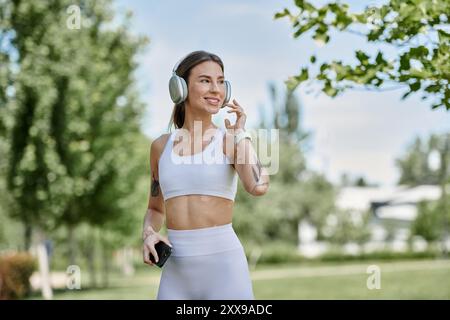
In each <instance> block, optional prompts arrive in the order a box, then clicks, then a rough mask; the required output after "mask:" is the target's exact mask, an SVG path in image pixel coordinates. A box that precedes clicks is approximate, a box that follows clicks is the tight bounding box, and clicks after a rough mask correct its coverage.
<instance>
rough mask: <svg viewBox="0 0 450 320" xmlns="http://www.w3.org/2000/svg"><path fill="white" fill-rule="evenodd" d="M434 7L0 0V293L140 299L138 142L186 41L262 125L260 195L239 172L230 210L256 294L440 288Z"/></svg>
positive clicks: (449, 105) (365, 295)
mask: <svg viewBox="0 0 450 320" xmlns="http://www.w3.org/2000/svg"><path fill="white" fill-rule="evenodd" d="M449 12H450V4H449V3H448V2H447V1H445V0H436V1H433V3H432V4H431V2H429V1H427V0H414V1H396V0H391V1H356V0H354V1H353V0H352V1H350V0H347V1H338V2H330V1H319V0H316V1H310V2H307V1H275V0H268V1H264V2H262V1H256V0H247V1H237V0H232V1H226V2H224V1H206V0H201V1H175V0H168V1H156V0H150V1H144V0H139V1H124V0H120V1H119V0H116V1H107V0H98V1H94V0H85V1H69V0H50V1H20V0H0V299H43V298H44V299H154V298H155V297H156V292H157V289H158V283H159V277H160V274H161V270H159V269H157V268H151V267H148V266H146V265H144V264H143V262H142V254H141V231H142V222H143V217H144V214H145V210H146V208H147V203H148V194H149V190H150V165H149V152H150V145H151V142H152V141H153V140H154V139H156V138H158V137H159V136H160V135H161V134H164V133H167V132H169V129H170V128H168V124H169V120H170V115H171V113H172V108H173V104H172V103H171V101H170V97H169V94H168V88H167V87H168V86H167V85H168V81H169V78H170V76H171V73H172V68H173V66H174V65H175V63H176V62H177V61H178V60H179V59H180V58H182V57H183V56H185V55H186V54H187V53H189V52H191V51H194V50H206V51H210V52H213V53H215V54H217V55H219V56H220V57H221V58H222V60H223V62H224V64H225V77H226V78H227V79H228V80H229V81H230V82H231V84H232V95H233V98H235V99H236V100H237V101H238V102H239V103H240V104H241V105H242V106H243V107H244V109H245V111H246V113H247V129H248V130H250V131H251V130H255V132H256V130H258V129H268V130H270V129H275V130H278V131H277V132H278V134H279V135H278V137H279V139H278V140H277V148H275V149H274V150H276V151H277V152H278V153H277V154H272V155H271V157H270V158H272V160H273V161H276V167H277V170H276V172H274V173H273V174H272V175H271V183H270V188H269V191H268V192H267V193H266V194H265V195H264V196H263V197H254V196H251V195H249V194H248V193H246V192H245V190H244V189H243V188H242V185H241V183H240V182H239V186H238V194H237V197H236V201H235V207H234V218H233V226H234V228H235V230H236V233H237V234H238V236H239V238H240V239H241V241H242V243H243V245H244V248H245V250H246V254H247V258H248V261H249V267H250V271H251V276H252V279H253V285H254V290H255V296H256V299H431V298H434V299H449V298H450V282H449V279H450V261H449V260H448V250H449V249H450V238H449V227H450V203H449V200H450V198H449V193H450V191H449V188H448V183H449V179H450V168H449V165H450V113H449V112H448V110H449V109H450V87H449V80H450V76H449V75H450V59H449V58H450V57H449V52H450V50H449V49H450V27H449V24H448V13H449ZM233 116H234V114H232V115H229V114H227V113H226V110H221V111H220V112H219V113H218V114H217V115H215V116H214V117H213V121H214V123H215V124H216V125H217V126H220V127H225V126H224V120H225V119H226V118H229V119H230V120H231V122H232V123H234V120H235V117H233ZM171 129H173V128H171ZM272 143H275V142H273V141H272ZM255 145H256V146H257V144H255ZM278 147H279V148H278ZM261 152H264V151H261ZM263 165H266V166H268V165H270V164H269V163H264V162H263ZM161 232H162V233H163V234H165V232H166V230H165V229H164V228H163V230H162V231H161Z"/></svg>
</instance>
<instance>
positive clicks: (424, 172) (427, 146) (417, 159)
mask: <svg viewBox="0 0 450 320" xmlns="http://www.w3.org/2000/svg"><path fill="white" fill-rule="evenodd" d="M446 141H450V134H442V135H437V134H432V135H431V136H430V137H428V138H427V139H421V138H420V137H416V138H415V139H414V141H413V143H411V145H410V146H408V148H407V149H406V151H405V153H404V154H403V155H402V156H400V157H399V158H397V159H396V164H397V167H398V168H399V169H400V178H399V181H398V184H406V185H410V186H417V185H422V184H431V185H439V184H440V183H441V179H442V178H443V177H444V176H446V175H448V173H447V174H445V173H444V172H442V167H441V164H444V163H447V166H448V163H449V162H450V150H446V143H447V142H446ZM433 155H434V156H437V159H435V160H436V161H437V162H438V165H437V167H436V168H434V167H433V166H436V164H434V163H433Z"/></svg>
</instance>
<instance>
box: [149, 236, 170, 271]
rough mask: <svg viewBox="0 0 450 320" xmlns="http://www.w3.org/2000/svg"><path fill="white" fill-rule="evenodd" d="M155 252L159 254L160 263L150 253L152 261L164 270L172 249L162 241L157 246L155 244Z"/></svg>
mask: <svg viewBox="0 0 450 320" xmlns="http://www.w3.org/2000/svg"><path fill="white" fill-rule="evenodd" d="M155 250H156V253H157V254H158V258H159V260H158V263H156V262H155V257H153V255H152V254H151V253H150V261H151V262H153V263H154V264H156V265H157V266H158V267H160V268H162V267H163V265H164V264H165V263H166V261H167V259H168V258H169V256H170V254H171V253H172V248H171V247H170V246H169V245H167V244H166V243H165V242H163V241H160V242H158V243H157V244H155Z"/></svg>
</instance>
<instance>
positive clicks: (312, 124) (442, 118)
mask: <svg viewBox="0 0 450 320" xmlns="http://www.w3.org/2000/svg"><path fill="white" fill-rule="evenodd" d="M310 2H311V3H313V4H314V5H315V6H319V5H321V4H323V3H325V1H322V0H320V1H319V0H316V1H310ZM343 2H345V3H348V4H349V5H350V10H351V11H358V10H361V9H363V8H364V7H365V6H366V5H369V4H378V3H380V1H376V0H371V1H364V0H361V1H357V0H352V1H350V0H349V1H343ZM293 3H294V1H280V0H278V1H276V0H265V1H257V0H247V1H238V0H228V1H216V0H209V1H206V0H192V1H176V0H165V1H157V0H132V1H125V0H117V1H115V4H114V5H115V8H116V10H117V12H118V13H119V14H120V13H123V12H125V11H126V10H131V11H132V12H133V17H132V23H131V30H132V32H133V33H135V34H138V35H145V36H147V37H148V38H149V39H150V43H149V45H148V46H147V48H146V50H145V51H143V52H142V53H140V55H139V57H138V58H137V61H138V62H139V65H140V66H139V69H138V70H137V72H136V80H137V87H138V89H139V91H140V92H141V97H142V100H143V101H144V102H145V103H146V106H147V107H146V114H145V117H144V118H143V121H142V124H141V125H142V131H143V132H144V133H145V134H146V135H147V136H149V137H150V138H151V139H155V138H157V137H158V136H160V135H161V134H163V133H166V132H167V125H168V123H169V120H170V116H171V113H172V108H173V104H172V101H171V100H170V96H169V91H168V81H169V79H170V77H171V74H172V69H173V67H174V65H175V64H176V62H177V61H178V60H179V59H181V58H182V57H184V56H185V55H186V54H187V53H189V52H191V51H195V50H206V51H210V52H213V53H215V54H217V55H219V56H220V57H221V59H222V61H223V62H224V65H225V77H226V79H227V80H229V81H230V82H231V85H232V98H235V99H236V100H237V101H238V102H239V103H240V104H241V106H242V107H243V108H244V110H245V112H246V114H247V124H246V127H247V128H248V129H255V128H256V126H257V123H258V122H259V117H260V113H261V109H262V110H269V108H271V102H270V96H269V91H268V84H269V83H274V84H275V85H276V86H277V88H278V89H279V90H280V92H283V91H282V90H283V89H284V81H285V80H287V78H288V77H289V76H292V75H296V74H297V73H298V72H299V70H300V69H301V67H303V66H307V65H309V64H310V63H309V57H310V56H311V55H312V54H315V55H316V56H317V59H318V63H319V65H320V63H321V62H325V61H331V60H342V61H343V62H345V63H351V62H353V61H354V59H355V58H354V51H355V50H358V49H359V50H363V51H366V52H369V53H376V52H377V51H378V50H382V51H383V52H384V53H385V54H387V56H388V57H389V56H394V55H395V54H397V50H398V49H397V48H395V47H392V46H387V45H382V44H379V43H378V44H374V43H367V42H366V41H365V39H364V38H363V37H361V36H358V35H355V34H351V33H331V34H330V35H331V38H332V40H331V41H330V42H329V43H328V44H327V45H325V46H320V45H319V44H317V43H316V42H314V41H313V40H312V39H311V37H310V35H311V34H310V33H309V34H306V36H304V37H301V38H296V39H295V38H293V36H292V34H293V29H292V26H291V24H290V22H289V21H288V19H286V18H284V19H278V20H274V19H273V16H274V14H275V13H276V12H281V11H283V9H284V8H288V9H290V10H291V12H293V13H295V12H297V10H296V7H295V6H294V5H293ZM315 87H316V84H314V83H313V84H312V88H315ZM405 92H406V91H405V89H400V90H392V91H384V92H373V91H361V90H351V91H348V92H345V93H343V94H341V95H339V96H338V97H335V98H330V97H327V96H326V95H325V94H323V93H319V92H317V90H316V91H314V92H312V93H310V92H308V91H307V90H305V88H303V87H301V88H299V89H298V90H297V91H296V93H295V94H296V96H297V98H298V100H299V101H300V103H301V108H302V109H301V115H302V119H301V126H302V127H303V128H304V130H306V131H308V132H310V133H311V138H310V141H309V148H308V149H307V151H306V159H307V163H308V167H309V168H310V169H312V170H316V171H318V172H321V173H323V174H324V175H325V176H326V177H327V178H328V179H329V180H330V181H332V182H334V183H338V182H339V179H340V176H341V175H342V174H343V173H347V174H348V175H349V176H350V177H357V176H364V177H365V178H366V180H367V181H368V182H369V183H377V184H380V185H382V186H392V185H395V184H396V182H397V181H398V178H399V170H398V168H397V167H396V165H395V159H396V158H399V157H400V156H402V155H403V154H404V153H405V151H406V149H407V147H408V146H409V145H410V144H411V143H412V142H413V140H414V139H415V137H417V136H420V137H422V138H427V137H428V136H429V135H430V134H432V133H435V134H439V133H444V132H450V112H446V111H445V110H443V109H442V110H432V109H431V107H430V103H429V102H427V100H425V101H423V100H421V99H420V95H416V96H414V95H411V96H410V97H408V98H407V99H406V100H401V99H400V98H401V96H402V95H403V94H404V93H405ZM226 109H227V108H224V109H222V110H221V111H220V112H219V113H218V114H216V115H214V116H213V122H214V123H215V124H216V125H218V126H221V127H225V126H224V124H223V121H224V119H225V118H229V119H230V120H231V123H234V120H235V115H234V114H228V113H227V112H226Z"/></svg>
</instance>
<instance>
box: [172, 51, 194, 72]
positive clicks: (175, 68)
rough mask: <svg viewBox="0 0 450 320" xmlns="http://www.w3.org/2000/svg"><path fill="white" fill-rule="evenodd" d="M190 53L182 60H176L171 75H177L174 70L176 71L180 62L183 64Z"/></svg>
mask: <svg viewBox="0 0 450 320" xmlns="http://www.w3.org/2000/svg"><path fill="white" fill-rule="evenodd" d="M189 55H190V53H188V54H187V55H185V56H184V57H183V58H181V59H180V60H178V62H177V63H176V64H175V66H174V67H173V69H172V74H177V72H176V70H177V69H178V66H179V65H180V63H181V62H183V60H184V59H186V58H187V57H189Z"/></svg>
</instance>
